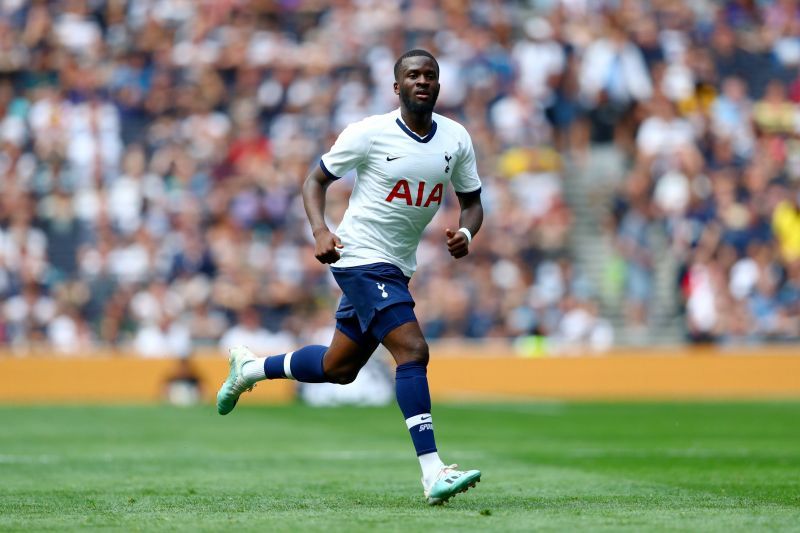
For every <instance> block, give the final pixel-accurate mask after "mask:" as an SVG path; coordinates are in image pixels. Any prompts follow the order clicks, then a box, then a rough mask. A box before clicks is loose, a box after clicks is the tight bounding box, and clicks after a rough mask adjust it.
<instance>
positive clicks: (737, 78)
mask: <svg viewBox="0 0 800 533" xmlns="http://www.w3.org/2000/svg"><path fill="white" fill-rule="evenodd" d="M414 47H421V48H425V49H427V50H429V51H431V52H432V53H433V54H434V55H435V56H436V57H437V59H438V61H439V64H440V66H441V84H442V90H441V95H440V97H439V103H438V107H437V111H438V112H440V113H442V114H445V115H447V116H449V117H452V118H454V119H456V120H458V121H460V122H462V123H463V124H464V125H465V126H466V128H467V129H468V131H469V132H470V134H471V135H472V139H473V142H474V145H475V150H476V153H477V156H478V166H479V171H480V174H481V177H482V179H483V181H484V187H483V195H482V199H483V203H484V207H485V211H486V219H485V222H484V226H483V228H482V230H481V233H480V235H479V236H478V238H477V239H476V240H475V242H474V244H473V246H472V248H471V250H470V256H469V258H467V260H464V261H459V262H453V261H452V260H451V259H450V257H449V256H448V254H447V252H446V247H445V245H444V237H443V235H444V228H445V227H446V226H452V225H453V224H454V223H455V221H457V217H458V204H457V201H456V199H455V196H454V195H453V193H452V192H450V193H449V195H448V198H447V201H446V202H445V204H444V205H443V207H442V209H441V210H440V212H439V214H438V215H437V217H436V218H435V219H434V222H433V223H432V224H431V227H430V228H429V230H428V231H427V233H426V236H425V238H424V240H423V242H422V243H421V244H420V247H419V252H418V260H419V265H420V268H419V270H418V272H417V274H416V275H415V277H414V279H413V281H412V292H413V294H414V295H415V297H416V300H417V312H418V316H419V319H420V321H421V324H422V327H423V330H424V332H425V334H426V336H427V337H428V339H429V340H431V341H434V342H435V341H442V343H440V345H442V346H445V345H449V346H451V348H452V346H453V344H452V343H453V342H455V343H458V346H463V345H464V342H465V341H470V340H480V342H482V343H485V342H486V340H487V339H488V340H489V341H491V342H492V343H493V344H492V346H495V347H499V348H496V349H497V350H500V351H501V352H502V353H504V354H508V355H511V356H519V355H523V356H549V355H590V354H599V353H604V352H607V351H609V350H614V349H618V348H620V347H632V348H633V349H634V350H637V353H638V354H646V353H647V349H649V348H653V347H656V346H664V347H677V346H685V345H687V344H695V343H700V344H712V345H715V346H730V347H741V346H743V345H754V346H758V347H761V346H764V345H766V344H768V343H770V344H773V345H774V344H784V345H788V346H789V348H790V349H791V348H792V347H796V346H797V345H796V344H793V343H796V342H797V341H798V339H800V140H799V139H800V137H799V136H798V133H799V132H800V107H798V105H799V103H800V78H799V77H798V65H800V5H798V2H797V1H796V0H759V1H756V0H728V1H711V0H692V1H688V0H687V1H683V0H653V1H649V2H637V1H626V0H607V1H606V0H561V1H559V0H527V1H525V0H517V1H512V0H509V1H500V0H483V1H472V2H463V1H460V0H451V1H441V2H433V1H427V0H396V1H388V0H380V1H378V0H337V1H332V2H323V1H318V0H253V1H244V0H240V1H235V0H215V1H196V2H194V1H189V0H137V1H125V0H62V1H50V2H48V1H36V0H30V1H26V0H2V1H0V301H1V302H2V303H0V346H2V349H3V356H8V357H14V358H17V357H25V356H26V355H29V354H47V355H50V356H56V355H57V356H65V357H67V356H81V357H85V356H91V355H92V354H94V353H105V354H107V353H109V351H118V350H119V351H122V352H124V353H126V354H134V355H135V356H140V357H144V358H149V357H152V358H163V357H177V358H180V357H186V356H188V355H190V354H192V353H195V352H198V351H200V352H204V353H213V354H219V355H220V356H222V354H224V348H226V347H228V346H230V345H233V344H238V343H245V344H248V345H249V346H250V347H251V348H252V349H254V350H255V351H257V352H259V353H279V352H283V351H286V350H289V349H292V348H294V347H296V346H300V345H303V344H308V343H320V344H327V342H328V341H329V339H330V336H331V334H332V331H333V325H334V322H333V310H334V309H335V305H336V303H337V300H338V297H339V295H340V292H339V290H338V288H337V287H336V285H335V283H334V281H333V278H332V277H331V276H330V275H329V273H328V271H327V268H326V267H325V266H323V265H320V264H319V263H317V262H316V260H315V259H314V257H313V239H312V238H311V234H310V232H309V229H308V224H307V221H306V217H305V214H304V211H303V207H302V201H301V197H300V185H301V183H302V180H303V179H304V178H305V176H306V175H307V174H308V172H309V171H310V169H311V168H313V167H314V165H316V164H317V162H318V159H319V157H320V155H321V154H323V153H324V152H325V151H327V149H328V148H329V147H330V145H331V144H332V143H333V141H334V140H335V138H336V136H337V135H338V133H339V132H340V131H341V130H342V129H343V128H344V127H345V126H346V125H347V124H348V123H350V122H352V121H356V120H359V119H361V118H363V117H365V116H367V115H370V114H375V113H384V112H387V111H389V110H391V109H393V108H395V107H396V106H397V99H396V96H395V95H394V94H393V91H392V82H393V73H392V67H393V65H394V62H395V60H396V58H397V57H398V56H399V55H400V54H402V53H403V52H404V51H406V50H408V49H410V48H414ZM353 178H354V176H352V175H351V176H347V178H346V179H344V180H342V181H341V182H340V183H337V184H336V185H334V186H333V187H331V188H330V189H329V193H328V197H329V202H328V213H329V217H330V221H331V224H332V225H333V226H335V224H336V222H337V221H338V220H340V219H341V216H342V214H343V212H344V209H345V208H346V205H347V199H348V195H349V192H350V187H351V185H352V182H353ZM448 343H450V344H448ZM433 354H434V357H436V350H434V351H433ZM3 356H0V357H3ZM179 374H180V372H179ZM220 379H221V378H220Z"/></svg>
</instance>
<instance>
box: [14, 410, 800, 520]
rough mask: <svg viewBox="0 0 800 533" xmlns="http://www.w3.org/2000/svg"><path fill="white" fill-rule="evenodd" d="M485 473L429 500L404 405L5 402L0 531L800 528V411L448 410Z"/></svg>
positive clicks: (458, 439)
mask: <svg viewBox="0 0 800 533" xmlns="http://www.w3.org/2000/svg"><path fill="white" fill-rule="evenodd" d="M434 420H435V424H436V430H437V437H438V442H439V447H440V449H441V450H442V451H443V458H444V459H445V460H447V461H455V462H458V463H460V464H461V465H462V466H464V467H468V468H480V469H482V470H483V482H482V483H480V484H479V485H478V487H477V489H474V490H471V491H469V492H468V493H466V494H462V495H459V496H458V497H456V498H455V499H454V500H452V501H451V503H450V504H448V505H447V506H445V507H443V508H431V507H428V506H427V505H425V504H424V503H423V499H422V490H421V487H420V484H419V474H418V471H417V464H416V460H415V459H414V456H413V452H412V447H411V443H410V439H409V437H408V434H407V432H406V430H405V425H404V424H403V420H402V418H401V416H400V414H399V411H397V410H396V409H395V408H387V409H373V408H365V409H354V408H348V409H311V408H305V407H297V406H294V407H282V408H257V407H248V406H240V407H238V408H237V409H236V410H235V411H234V412H233V413H232V414H231V415H229V416H227V417H220V416H218V415H217V414H216V413H215V411H214V408H213V407H211V406H207V407H202V408H191V409H180V408H168V407H158V408H156V407H89V408H79V407H60V408H59V407H23V408H18V407H2V408H0V530H3V531H6V530H18V531H23V530H24V531H42V530H56V529H57V530H64V529H86V528H95V529H106V530H107V529H113V530H120V531H129V530H144V531H151V530H192V531H195V530H203V531H220V530H223V529H226V530H231V531H240V530H250V531H274V530H283V531H322V530H324V531H326V532H331V531H354V530H356V531H358V530H375V531H392V530H394V531H401V530H402V531H448V530H449V531H455V530H482V531H483V530H497V531H512V530H517V531H522V530H525V531H529V530H533V529H536V530H545V531H547V530H549V531H574V530H583V531H604V530H628V531H648V530H655V531H670V530H672V531H677V530H681V531H726V532H729V531H753V530H769V531H774V530H781V531H789V530H795V531H800V404H798V403H754V404H741V403H737V404H730V403H729V404H725V403H722V404H520V405H483V406H476V405H470V406H456V405H452V406H437V407H435V411H434Z"/></svg>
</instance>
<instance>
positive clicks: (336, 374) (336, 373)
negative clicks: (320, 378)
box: [325, 366, 361, 385]
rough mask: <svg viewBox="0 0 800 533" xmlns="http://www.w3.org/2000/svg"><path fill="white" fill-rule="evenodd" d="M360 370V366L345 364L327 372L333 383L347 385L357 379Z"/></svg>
mask: <svg viewBox="0 0 800 533" xmlns="http://www.w3.org/2000/svg"><path fill="white" fill-rule="evenodd" d="M359 370H361V369H360V368H358V367H352V366H343V367H339V368H332V369H330V370H328V371H327V372H325V374H326V377H327V378H328V379H329V380H330V382H331V383H336V384H337V385H347V384H348V383H352V382H354V381H355V380H356V377H358V371H359Z"/></svg>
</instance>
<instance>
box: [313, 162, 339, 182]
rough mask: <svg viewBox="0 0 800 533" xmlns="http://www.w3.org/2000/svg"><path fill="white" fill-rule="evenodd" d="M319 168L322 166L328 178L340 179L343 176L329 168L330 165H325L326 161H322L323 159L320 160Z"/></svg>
mask: <svg viewBox="0 0 800 533" xmlns="http://www.w3.org/2000/svg"><path fill="white" fill-rule="evenodd" d="M319 168H321V169H322V172H324V173H325V175H326V176H328V179H332V180H338V179H341V178H342V177H341V176H337V175H336V174H334V173H333V172H331V171H330V170H328V167H326V166H325V163H324V162H323V161H322V159H320V160H319Z"/></svg>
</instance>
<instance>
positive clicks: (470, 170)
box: [451, 135, 481, 193]
mask: <svg viewBox="0 0 800 533" xmlns="http://www.w3.org/2000/svg"><path fill="white" fill-rule="evenodd" d="M462 142H463V144H464V146H462V149H461V154H460V157H459V158H458V163H457V164H456V166H455V168H454V169H453V177H452V178H451V181H452V183H453V188H454V189H455V191H456V192H457V193H468V192H475V191H478V190H480V188H481V179H480V178H479V177H478V167H477V165H476V164H475V150H474V149H473V148H472V139H470V137H469V135H467V136H466V141H462Z"/></svg>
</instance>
